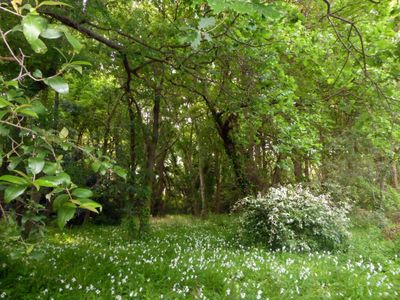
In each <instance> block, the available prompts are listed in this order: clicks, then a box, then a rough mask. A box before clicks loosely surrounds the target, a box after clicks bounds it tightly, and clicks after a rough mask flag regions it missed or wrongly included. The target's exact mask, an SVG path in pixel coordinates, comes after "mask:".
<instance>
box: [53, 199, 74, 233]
mask: <svg viewBox="0 0 400 300" xmlns="http://www.w3.org/2000/svg"><path fill="white" fill-rule="evenodd" d="M75 211H76V207H71V206H67V205H65V204H64V205H62V206H61V207H60V208H59V209H58V210H57V224H58V227H60V228H63V227H64V226H65V224H67V222H68V221H69V220H71V219H72V218H73V217H74V215H75Z"/></svg>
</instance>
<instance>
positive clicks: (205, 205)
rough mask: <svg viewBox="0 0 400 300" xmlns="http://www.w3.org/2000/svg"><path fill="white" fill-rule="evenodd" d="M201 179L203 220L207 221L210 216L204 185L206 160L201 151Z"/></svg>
mask: <svg viewBox="0 0 400 300" xmlns="http://www.w3.org/2000/svg"><path fill="white" fill-rule="evenodd" d="M199 178H200V185H199V189H200V199H201V213H200V215H201V218H202V219H205V218H207V216H208V203H207V199H206V187H205V183H204V160H203V156H202V154H201V150H200V149H199Z"/></svg>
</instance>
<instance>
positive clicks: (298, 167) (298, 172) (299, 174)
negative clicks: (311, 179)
mask: <svg viewBox="0 0 400 300" xmlns="http://www.w3.org/2000/svg"><path fill="white" fill-rule="evenodd" d="M292 161H293V166H294V177H295V179H296V182H302V181H303V167H302V162H301V159H300V157H299V156H297V155H296V156H295V157H294V158H292Z"/></svg>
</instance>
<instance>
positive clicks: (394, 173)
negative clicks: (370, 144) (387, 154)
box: [390, 161, 399, 190]
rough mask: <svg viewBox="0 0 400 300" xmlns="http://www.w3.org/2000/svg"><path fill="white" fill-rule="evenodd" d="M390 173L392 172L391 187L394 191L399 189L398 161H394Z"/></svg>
mask: <svg viewBox="0 0 400 300" xmlns="http://www.w3.org/2000/svg"><path fill="white" fill-rule="evenodd" d="M390 171H391V185H392V187H393V188H394V189H396V190H397V189H398V188H399V176H398V171H397V163H396V161H392V163H391V166H390Z"/></svg>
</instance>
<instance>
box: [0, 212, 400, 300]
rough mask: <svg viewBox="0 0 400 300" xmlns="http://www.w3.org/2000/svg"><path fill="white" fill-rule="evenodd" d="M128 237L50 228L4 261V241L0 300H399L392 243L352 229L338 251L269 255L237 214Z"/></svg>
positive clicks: (180, 219) (369, 229)
mask: <svg viewBox="0 0 400 300" xmlns="http://www.w3.org/2000/svg"><path fill="white" fill-rule="evenodd" d="M152 223H153V226H152V228H153V229H152V234H151V235H150V236H149V237H148V238H146V239H142V240H130V239H129V238H128V236H129V235H128V234H127V232H126V227H125V226H122V225H121V226H118V227H106V226H102V227H99V226H85V227H78V228H74V229H67V230H64V231H59V230H56V229H51V230H50V231H49V232H48V234H47V236H46V238H45V239H44V240H43V241H42V242H40V243H39V244H37V245H36V246H35V248H34V249H33V251H32V253H31V254H30V255H29V256H27V255H24V256H22V257H20V258H16V259H10V255H12V254H13V253H15V252H16V251H17V248H16V246H15V245H12V244H5V243H4V242H3V243H2V242H0V244H1V247H2V250H1V252H2V253H3V254H2V255H1V254H0V298H4V299H130V298H132V299H350V298H351V299H399V298H400V296H399V295H400V257H399V256H398V252H399V245H400V243H399V242H398V241H389V240H385V239H384V238H383V235H382V233H381V230H380V229H379V228H377V227H375V226H364V227H355V228H353V230H352V238H351V240H350V247H349V250H348V251H346V252H342V253H328V252H313V253H288V252H284V251H283V252H273V253H272V252H270V251H268V250H266V249H264V248H263V247H261V246H258V247H246V246H243V245H241V244H240V243H239V242H238V241H237V237H236V234H235V219H234V218H232V217H228V216H212V217H211V218H210V219H209V220H208V221H202V220H198V219H194V218H191V217H186V216H185V217H184V216H170V217H166V218H155V219H153V220H152Z"/></svg>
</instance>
